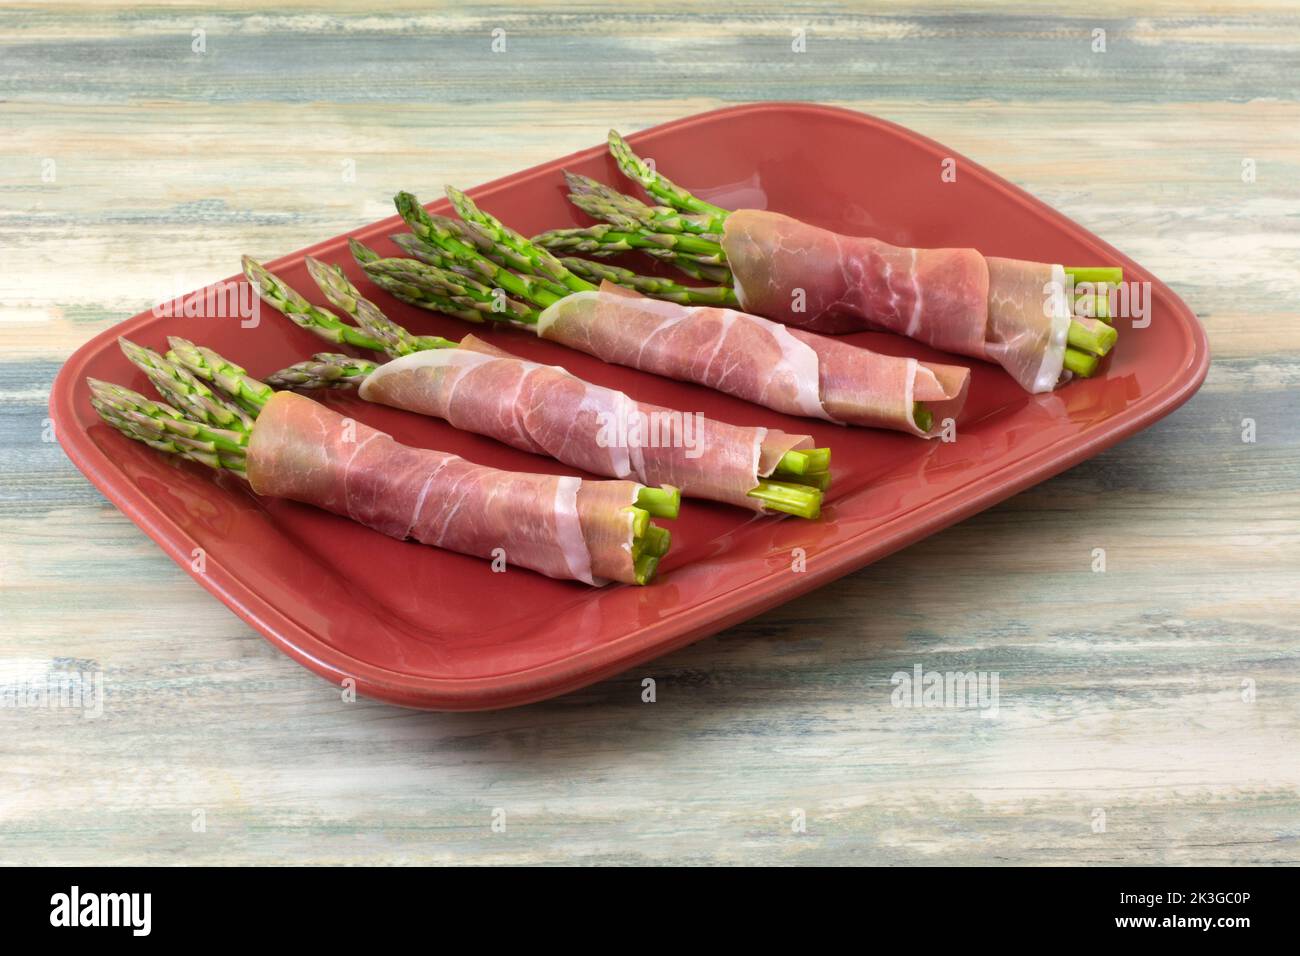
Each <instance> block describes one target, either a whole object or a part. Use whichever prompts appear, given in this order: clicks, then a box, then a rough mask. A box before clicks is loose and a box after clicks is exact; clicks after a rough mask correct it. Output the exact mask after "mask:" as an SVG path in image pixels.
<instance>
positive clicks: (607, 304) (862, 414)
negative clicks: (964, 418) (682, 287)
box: [537, 283, 970, 437]
mask: <svg viewBox="0 0 1300 956" xmlns="http://www.w3.org/2000/svg"><path fill="white" fill-rule="evenodd" d="M537 334H538V335H540V336H542V337H543V338H548V339H552V340H554V341H557V342H561V343H563V344H564V345H567V346H569V347H571V348H576V349H579V350H581V351H583V352H587V353H588V354H591V355H595V356H596V357H598V358H601V359H604V360H605V361H606V362H613V363H615V364H618V365H627V366H631V367H632V368H638V369H641V370H643V371H647V372H653V373H655V374H656V375H664V376H667V377H669V378H676V379H681V380H683V381H688V382H695V383H697V384H700V385H707V386H708V387H710V388H715V389H717V390H718V391H721V392H726V393H727V394H729V395H735V396H736V397H738V398H743V399H746V400H747V401H751V402H754V403H756V404H758V405H763V406H766V407H767V408H771V409H773V410H775V411H778V412H784V413H785V414H787V415H802V416H805V417H812V418H822V419H825V420H827V421H833V422H839V423H841V424H845V425H866V426H871V427H876V428H892V429H896V430H898V431H904V432H908V433H909V434H913V435H919V436H922V437H933V436H934V435H936V434H938V432H939V430H940V429H941V428H942V421H943V418H945V417H953V418H955V417H956V416H957V415H958V414H959V413H960V411H961V408H962V405H963V404H964V403H965V401H966V389H967V386H968V384H969V377H970V370H969V369H966V368H962V367H960V366H955V365H937V364H934V363H931V362H920V361H917V360H916V359H911V358H902V357H897V356H891V355H881V354H878V353H876V352H872V351H870V350H868V349H863V348H858V347H857V346H853V345H849V344H848V343H847V342H843V341H839V340H837V339H831V338H826V337H823V336H819V335H813V334H811V333H808V332H804V331H803V330H801V329H790V328H787V327H785V326H783V325H781V324H779V323H776V322H771V321H769V320H767V319H764V318H760V317H758V316H756V315H749V314H748V313H745V312H737V311H735V310H732V309H715V308H702V307H691V306H683V305H678V304H676V303H673V302H663V301H660V300H657V299H648V298H646V297H644V296H640V295H637V294H636V293H634V292H630V291H628V290H626V289H622V288H619V287H618V286H614V285H611V284H610V283H604V284H603V285H602V286H601V288H600V291H599V292H578V293H574V294H573V295H570V296H566V297H565V298H563V299H561V300H560V301H559V302H557V303H555V304H554V305H552V306H551V307H550V308H548V309H547V310H546V311H545V312H543V313H542V316H541V318H540V319H539V320H538V323H537ZM914 402H925V403H927V405H929V404H930V403H934V404H935V405H937V406H938V407H937V408H933V409H932V410H933V411H935V412H936V414H935V415H934V422H933V424H932V425H931V427H930V428H929V429H928V430H922V429H921V428H919V427H918V426H917V424H916V421H915V419H914V414H913V411H914V409H913V403H914Z"/></svg>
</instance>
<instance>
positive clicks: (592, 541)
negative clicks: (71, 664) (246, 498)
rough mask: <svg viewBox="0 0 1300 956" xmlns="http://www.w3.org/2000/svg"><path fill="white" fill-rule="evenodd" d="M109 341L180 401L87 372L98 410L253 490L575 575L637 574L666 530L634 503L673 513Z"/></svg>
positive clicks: (642, 493) (628, 579) (641, 492)
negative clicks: (416, 443)
mask: <svg viewBox="0 0 1300 956" xmlns="http://www.w3.org/2000/svg"><path fill="white" fill-rule="evenodd" d="M122 347H123V351H124V352H125V353H126V354H127V356H128V357H129V358H130V359H131V361H132V362H134V363H135V364H136V365H137V366H138V367H140V368H141V369H142V370H144V371H145V372H146V374H147V375H148V376H149V378H150V381H152V382H153V383H154V385H155V386H156V387H157V388H158V389H159V391H160V393H162V394H163V396H164V397H165V398H169V399H172V400H173V401H175V402H176V404H177V405H179V406H180V408H181V409H184V411H181V410H180V409H178V408H177V407H174V406H173V405H168V404H163V403H159V402H153V401H150V400H149V399H147V398H145V397H144V396H143V395H140V394H138V393H136V392H132V391H131V390H129V389H125V388H122V387H120V386H117V385H111V384H109V383H105V382H100V381H97V380H90V387H91V395H92V398H91V402H92V404H93V405H94V406H95V409H96V411H97V412H99V414H100V416H101V417H102V418H103V419H104V420H105V421H106V422H108V423H109V424H110V425H112V426H114V427H115V428H117V429H118V430H119V431H122V432H123V433H124V434H126V435H127V436H128V437H131V438H135V439H137V440H140V441H144V442H146V443H147V444H150V445H151V446H153V447H155V448H158V449H160V450H163V451H169V452H173V453H176V454H180V455H181V456H183V457H185V458H189V459H191V460H195V461H199V462H202V463H204V464H207V465H209V466H211V467H214V468H224V469H228V470H230V471H233V472H236V473H238V474H241V475H243V476H245V477H246V478H247V479H248V482H249V484H250V485H251V486H252V489H253V491H254V492H256V493H257V494H259V495H267V496H272V497H280V498H289V499H292V500H294V501H300V502H303V503H306V504H311V505H315V506H317V507H319V508H323V509H325V510H327V511H331V512H333V513H335V514H338V515H343V516H344V517H347V518H351V519H352V520H354V521H357V522H359V523H361V524H364V525H366V526H367V527H370V528H373V529H375V530H376V531H381V532H383V533H384V534H387V535H389V536H391V537H394V538H398V539H405V538H412V539H414V540H416V541H419V542H422V543H424V544H430V545H434V546H436V547H440V548H446V549H448V550H451V551H458V552H461V553H463V554H472V555H476V556H478V557H484V558H495V557H498V556H501V555H504V557H505V560H506V561H507V562H508V563H510V564H515V565H519V566H522V567H526V568H531V569H532V570H534V571H538V572H540V573H542V574H545V575H547V576H549V577H553V578H563V579H572V580H576V581H582V582H585V583H587V584H604V583H607V582H608V581H622V582H624V583H628V584H644V583H646V582H647V581H649V580H650V578H651V577H652V576H653V574H654V571H655V568H656V566H657V565H658V561H659V558H660V557H661V556H662V555H663V554H664V553H666V551H667V548H668V544H669V535H668V533H667V532H666V531H665V530H664V529H661V528H658V527H657V526H655V525H654V524H653V523H652V522H650V520H649V518H650V512H649V511H648V510H647V509H646V508H645V507H642V505H645V504H649V505H650V507H652V508H656V510H659V511H663V512H670V513H669V516H675V514H676V509H675V504H672V505H671V506H670V507H667V508H664V507H660V506H662V505H664V504H666V503H671V502H674V500H675V499H674V497H673V496H672V495H671V494H669V493H663V492H664V490H662V489H652V488H646V487H645V486H643V485H641V484H639V483H637V482H634V481H584V480H583V479H580V478H571V477H564V476H557V475H534V474H524V473H518V472H508V471H501V470H499V469H496V468H489V467H486V466H484V465H477V464H474V463H473V462H469V461H466V460H465V459H463V458H460V457H458V456H456V455H452V454H449V453H447V452H442V451H434V450H430V449H423V448H411V447H409V446H406V445H402V444H399V443H398V442H396V441H394V440H393V439H392V438H391V437H390V436H389V435H387V434H385V433H384V432H381V431H378V430H377V429H374V428H370V427H369V426H367V425H364V424H362V423H360V422H355V421H352V420H350V419H345V418H344V417H343V416H341V415H339V414H338V413H337V412H334V411H331V410H330V409H328V408H326V407H325V406H323V405H320V404H318V403H316V402H313V401H312V400H311V399H309V398H305V397H303V396H301V395H297V394H294V393H292V392H273V391H272V390H271V389H270V388H269V387H268V386H266V385H263V384H262V383H260V382H256V381H254V380H252V379H248V378H247V377H246V376H243V377H242V380H241V386H240V398H239V399H238V400H234V399H233V396H232V397H227V396H226V395H225V394H224V393H223V392H220V391H216V390H213V389H209V388H208V387H207V386H206V385H205V384H204V383H203V382H202V381H201V380H200V379H198V378H196V377H195V376H193V375H192V374H190V373H189V372H188V371H187V370H186V369H185V368H184V367H183V366H178V365H175V364H173V363H170V362H168V361H167V360H166V359H164V358H163V357H162V356H160V355H158V354H157V353H155V352H152V351H150V350H149V349H145V348H142V347H140V346H138V345H135V344H133V343H130V342H127V341H125V340H123V341H122ZM212 354H213V355H214V356H215V353H212ZM216 358H217V360H218V361H217V363H216V364H219V365H221V366H223V367H224V368H226V369H238V366H233V365H231V364H230V363H227V362H225V361H224V360H220V359H219V357H216ZM239 371H240V372H242V369H239ZM250 407H254V408H255V409H256V412H255V413H252V412H249V411H248V409H249V408H250ZM656 492H661V493H660V494H656Z"/></svg>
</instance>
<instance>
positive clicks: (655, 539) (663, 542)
mask: <svg viewBox="0 0 1300 956" xmlns="http://www.w3.org/2000/svg"><path fill="white" fill-rule="evenodd" d="M672 543H673V533H672V532H671V531H669V530H668V529H667V528H661V527H660V526H659V525H657V524H653V523H651V524H650V525H649V526H648V527H647V528H646V529H645V534H644V535H642V536H641V553H642V554H649V555H653V556H654V557H656V558H662V557H663V556H664V555H665V554H667V553H668V549H669V547H671V546H672Z"/></svg>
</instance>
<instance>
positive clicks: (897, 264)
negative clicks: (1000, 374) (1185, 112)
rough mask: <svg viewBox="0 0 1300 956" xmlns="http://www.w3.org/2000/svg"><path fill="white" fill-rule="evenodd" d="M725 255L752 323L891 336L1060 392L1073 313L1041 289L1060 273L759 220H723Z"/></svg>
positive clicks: (750, 214)
mask: <svg viewBox="0 0 1300 956" xmlns="http://www.w3.org/2000/svg"><path fill="white" fill-rule="evenodd" d="M722 247H723V249H724V250H725V251H726V254H727V262H728V265H729V266H730V267H731V269H732V272H733V274H734V276H735V283H736V295H737V297H738V298H739V299H740V301H741V303H742V304H743V306H744V307H745V308H746V309H747V310H749V311H751V312H755V313H757V314H759V315H763V316H766V317H768V318H770V319H774V320H776V321H778V322H782V323H785V324H786V325H791V326H795V327H798V328H804V329H811V330H813V331H818V332H832V333H835V332H856V331H861V330H864V329H877V330H882V331H887V332H896V333H898V334H900V335H906V336H907V337H909V338H913V339H916V340H917V341H919V342H925V343H926V344H928V345H932V346H934V347H935V348H938V349H943V350H945V351H948V352H955V353H957V354H959V355H969V356H971V357H973V358H979V359H984V360H986V361H990V362H996V363H997V364H999V365H1001V366H1002V367H1003V368H1004V369H1006V371H1007V372H1008V373H1009V374H1011V375H1012V376H1013V377H1014V378H1015V379H1016V381H1017V382H1019V383H1020V385H1021V386H1022V387H1023V388H1025V389H1026V390H1028V391H1031V392H1044V391H1050V390H1051V389H1052V388H1054V387H1056V385H1057V384H1059V382H1060V381H1061V380H1063V377H1062V365H1063V363H1064V358H1065V339H1064V336H1065V335H1066V333H1068V331H1069V313H1068V310H1066V309H1065V307H1064V299H1063V297H1061V298H1060V300H1059V301H1058V299H1057V297H1056V296H1054V295H1053V292H1052V291H1051V287H1049V286H1048V283H1049V282H1051V281H1053V278H1054V276H1055V275H1056V274H1057V271H1058V270H1060V267H1059V266H1055V267H1054V266H1051V265H1048V264H1046V263H1034V262H1027V261H1023V260H1013V259H994V258H986V257H985V256H983V255H982V254H981V253H980V252H979V251H977V250H975V249H911V248H904V247H900V246H892V245H890V244H889V243H887V242H881V241H880V240H878V239H871V238H868V237H864V236H842V235H839V234H837V233H834V232H831V231H829V230H827V229H820V228H818V227H816V226H810V225H808V224H807V223H804V222H800V221H799V220H797V219H792V218H790V217H789V216H783V215H781V214H779V213H774V212H767V211H763V210H757V209H741V210H738V211H736V212H734V213H732V214H731V215H730V216H728V217H727V221H726V226H725V231H724V233H723V237H722ZM1059 276H1060V278H1061V280H1062V286H1061V287H1062V288H1063V280H1064V271H1063V270H1060V271H1059ZM1039 280H1041V281H1039ZM1065 377H1068V376H1065Z"/></svg>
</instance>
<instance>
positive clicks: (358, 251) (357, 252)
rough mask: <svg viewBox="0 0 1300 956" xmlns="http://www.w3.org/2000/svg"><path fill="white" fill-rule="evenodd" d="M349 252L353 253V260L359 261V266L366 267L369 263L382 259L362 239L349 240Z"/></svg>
mask: <svg viewBox="0 0 1300 956" xmlns="http://www.w3.org/2000/svg"><path fill="white" fill-rule="evenodd" d="M348 251H349V252H351V253H352V258H353V259H356V260H357V264H358V265H362V266H364V265H365V264H366V263H367V262H375V261H377V260H378V259H379V258H380V255H379V253H377V252H375V250H373V249H371V248H370V247H369V246H367V245H366V244H365V243H363V242H362V241H361V240H360V239H349V240H348Z"/></svg>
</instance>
